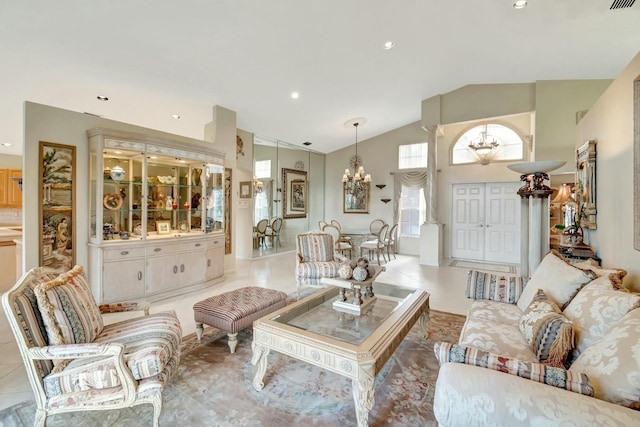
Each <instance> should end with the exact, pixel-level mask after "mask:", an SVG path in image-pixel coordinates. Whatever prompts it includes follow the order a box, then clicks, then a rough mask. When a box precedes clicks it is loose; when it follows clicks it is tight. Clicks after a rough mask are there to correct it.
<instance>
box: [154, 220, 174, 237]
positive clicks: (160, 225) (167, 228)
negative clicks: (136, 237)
mask: <svg viewBox="0 0 640 427" xmlns="http://www.w3.org/2000/svg"><path fill="white" fill-rule="evenodd" d="M156 231H157V232H158V234H169V233H171V221H162V220H158V221H156Z"/></svg>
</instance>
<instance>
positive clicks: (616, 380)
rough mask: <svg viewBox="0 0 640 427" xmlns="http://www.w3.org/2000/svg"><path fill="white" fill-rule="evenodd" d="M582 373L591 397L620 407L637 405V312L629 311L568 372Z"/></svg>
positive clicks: (639, 338)
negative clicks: (586, 377)
mask: <svg viewBox="0 0 640 427" xmlns="http://www.w3.org/2000/svg"><path fill="white" fill-rule="evenodd" d="M569 370H570V371H574V372H584V373H585V374H587V375H588V376H589V379H590V380H591V384H592V385H593V390H594V396H595V397H597V398H598V399H603V400H607V401H609V402H613V403H617V404H619V405H623V406H633V405H635V404H637V402H638V400H640V399H639V396H640V309H635V310H631V311H630V312H628V313H627V314H626V315H625V316H624V317H623V318H622V320H620V322H618V323H617V324H615V325H614V326H612V327H611V328H610V329H609V330H608V331H607V333H606V334H605V335H604V336H603V337H602V339H600V340H599V341H597V342H595V343H594V344H592V345H590V346H589V347H587V348H586V349H585V350H584V351H583V352H582V353H581V354H580V356H578V358H577V359H576V361H575V362H573V364H572V365H571V367H570V368H569Z"/></svg>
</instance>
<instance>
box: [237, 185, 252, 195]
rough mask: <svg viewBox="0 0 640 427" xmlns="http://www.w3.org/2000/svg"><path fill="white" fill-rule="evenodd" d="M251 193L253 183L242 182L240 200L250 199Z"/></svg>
mask: <svg viewBox="0 0 640 427" xmlns="http://www.w3.org/2000/svg"><path fill="white" fill-rule="evenodd" d="M251 193H252V191H251V181H240V193H239V195H240V198H241V199H250V198H251Z"/></svg>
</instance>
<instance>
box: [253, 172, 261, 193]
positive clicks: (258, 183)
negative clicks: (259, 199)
mask: <svg viewBox="0 0 640 427" xmlns="http://www.w3.org/2000/svg"><path fill="white" fill-rule="evenodd" d="M252 182H253V195H254V196H255V195H256V194H258V193H262V189H263V188H264V184H263V183H262V181H259V180H258V178H257V177H256V176H255V175H254V176H253V181H252Z"/></svg>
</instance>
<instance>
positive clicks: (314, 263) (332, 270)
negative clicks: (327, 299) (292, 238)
mask: <svg viewBox="0 0 640 427" xmlns="http://www.w3.org/2000/svg"><path fill="white" fill-rule="evenodd" d="M296 249H297V256H296V284H297V286H298V296H300V286H316V287H320V286H322V284H321V283H320V279H322V278H323V277H337V276H338V269H339V268H340V264H341V263H342V262H344V261H347V258H346V257H344V256H342V255H340V254H338V253H336V252H335V246H334V244H333V237H332V236H331V235H330V234H327V233H315V232H311V233H303V234H298V235H297V236H296Z"/></svg>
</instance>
